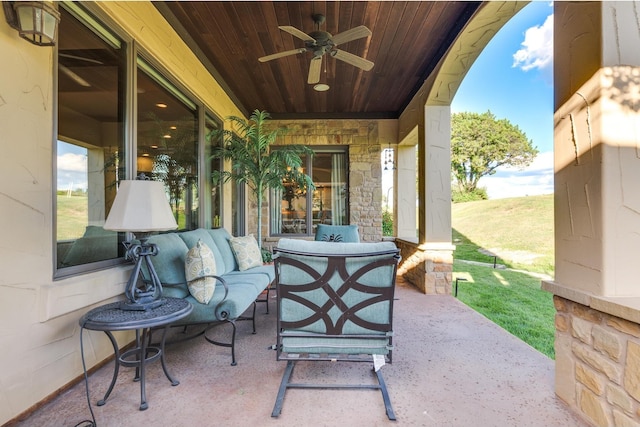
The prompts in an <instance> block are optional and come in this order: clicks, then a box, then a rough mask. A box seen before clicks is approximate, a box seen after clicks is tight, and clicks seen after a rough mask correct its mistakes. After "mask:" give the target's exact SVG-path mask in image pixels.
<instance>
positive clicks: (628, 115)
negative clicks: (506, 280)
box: [543, 2, 640, 426]
mask: <svg viewBox="0 0 640 427" xmlns="http://www.w3.org/2000/svg"><path fill="white" fill-rule="evenodd" d="M554 9H555V14H554V15H555V28H554V33H555V36H554V51H555V54H554V80H555V81H554V86H555V110H556V112H555V115H554V123H555V131H554V154H555V248H556V254H555V257H556V260H555V279H554V281H552V282H551V281H550V282H544V283H543V287H544V288H545V289H546V290H549V291H551V292H553V293H554V294H555V295H556V296H555V298H554V301H555V305H556V309H557V312H558V313H557V315H556V330H557V334H556V344H555V348H556V393H557V394H558V396H560V397H561V398H562V399H563V400H565V401H566V402H567V403H568V404H569V405H570V406H572V407H573V408H574V409H575V410H576V411H578V412H579V413H581V414H582V415H584V416H585V417H587V418H588V419H589V420H591V421H592V422H593V423H594V424H595V425H605V426H606V425H610V426H613V425H640V424H639V423H640V393H639V392H638V390H639V389H640V388H639V386H640V351H639V349H640V332H639V331H640V328H639V327H638V322H640V287H638V279H637V277H638V273H637V258H638V254H640V233H639V232H638V230H640V67H639V65H640V48H639V46H640V24H639V23H640V5H639V4H638V2H556V3H555V6H554Z"/></svg>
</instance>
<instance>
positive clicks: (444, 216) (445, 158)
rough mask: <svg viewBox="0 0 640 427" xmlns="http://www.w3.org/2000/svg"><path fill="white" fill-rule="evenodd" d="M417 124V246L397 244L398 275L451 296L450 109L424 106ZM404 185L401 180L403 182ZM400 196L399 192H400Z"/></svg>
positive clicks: (438, 292) (421, 288)
mask: <svg viewBox="0 0 640 427" xmlns="http://www.w3.org/2000/svg"><path fill="white" fill-rule="evenodd" d="M423 117H424V122H423V123H419V124H418V127H417V129H418V132H417V134H418V144H419V149H418V165H417V172H418V173H419V174H420V175H421V176H423V177H424V179H420V180H419V183H418V194H419V195H420V197H419V199H418V202H419V204H418V245H415V244H413V243H412V241H411V240H407V241H402V240H400V241H398V242H397V245H398V247H399V248H400V250H401V252H402V258H403V260H402V263H401V264H400V268H399V272H400V274H402V276H403V277H404V278H405V279H407V280H408V281H409V282H410V283H412V284H414V285H415V286H416V287H418V289H420V290H421V291H423V292H424V293H427V294H450V293H451V280H452V272H453V250H454V247H453V245H452V244H451V172H450V171H451V109H450V107H449V106H448V105H447V106H426V107H424V116H423ZM400 182H401V181H400ZM399 194H400V193H399Z"/></svg>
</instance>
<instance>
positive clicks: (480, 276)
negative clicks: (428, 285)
mask: <svg viewBox="0 0 640 427" xmlns="http://www.w3.org/2000/svg"><path fill="white" fill-rule="evenodd" d="M453 269H454V274H453V277H454V281H455V279H456V278H464V279H466V280H467V281H466V282H464V281H459V282H458V299H459V300H460V301H462V302H463V303H465V304H466V305H468V306H469V307H471V308H473V309H474V310H475V311H477V312H478V313H480V314H482V315H483V316H485V317H486V318H488V319H489V320H491V321H492V322H494V323H496V324H498V325H500V326H501V327H502V328H503V329H505V330H507V331H508V332H510V333H511V334H513V335H515V336H516V337H518V338H520V339H521V340H522V341H524V342H526V343H527V344H529V345H530V346H532V347H533V348H535V349H536V350H538V351H540V352H541V353H543V354H546V355H547V356H548V357H550V358H552V359H553V358H555V351H554V348H553V341H554V335H555V326H554V317H555V309H554V307H553V295H551V294H550V293H548V292H545V291H543V290H541V289H540V279H537V278H534V277H532V276H530V275H528V274H526V273H522V272H516V271H509V270H499V269H494V268H491V267H485V266H478V265H471V264H466V263H463V262H460V261H454V263H453Z"/></svg>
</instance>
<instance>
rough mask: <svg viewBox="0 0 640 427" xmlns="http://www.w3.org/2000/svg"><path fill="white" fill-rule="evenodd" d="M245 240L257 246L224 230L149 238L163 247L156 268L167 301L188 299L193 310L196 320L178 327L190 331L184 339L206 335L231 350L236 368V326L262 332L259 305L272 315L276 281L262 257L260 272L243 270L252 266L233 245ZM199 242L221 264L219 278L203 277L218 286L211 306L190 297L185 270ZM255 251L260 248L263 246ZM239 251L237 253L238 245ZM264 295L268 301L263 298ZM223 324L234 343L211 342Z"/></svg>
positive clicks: (186, 320)
mask: <svg viewBox="0 0 640 427" xmlns="http://www.w3.org/2000/svg"><path fill="white" fill-rule="evenodd" d="M239 239H242V241H243V242H244V243H246V242H251V240H253V242H254V243H255V238H253V236H244V237H241V238H234V237H232V236H231V235H230V234H229V233H228V232H227V231H226V230H225V229H223V228H218V229H204V228H200V229H196V230H191V231H182V232H174V233H165V234H157V235H154V236H151V237H150V238H149V243H154V244H156V245H157V247H158V253H157V255H156V256H154V257H153V259H152V262H153V265H154V268H155V270H156V273H157V274H158V278H159V279H160V282H161V283H162V287H163V295H164V296H165V297H174V298H184V299H186V300H187V301H189V302H190V303H191V304H192V305H193V311H192V312H191V314H190V315H189V316H187V317H185V318H183V319H181V320H179V321H177V322H176V323H173V324H172V327H175V326H181V327H184V333H185V337H184V339H188V338H193V337H195V336H199V335H204V336H205V339H206V340H207V341H209V342H211V343H212V344H216V345H220V346H224V347H230V348H231V365H236V356H235V337H236V321H237V320H250V321H252V323H253V333H255V332H256V326H255V314H256V302H264V303H265V304H266V305H267V312H268V300H269V289H270V285H271V283H272V282H273V280H274V279H275V270H274V266H273V265H263V264H262V259H261V257H260V259H259V261H257V260H254V261H255V262H254V261H252V263H253V264H254V265H255V266H253V267H250V268H246V269H244V268H241V267H243V264H246V262H245V261H246V260H243V259H242V258H240V264H239V263H238V255H237V253H235V252H234V250H233V249H232V243H234V242H235V243H237V241H238V240H239ZM199 242H200V244H205V245H206V247H207V248H209V249H210V250H211V252H212V255H213V258H214V259H215V267H214V268H213V269H214V270H215V272H213V274H211V273H212V272H211V271H205V274H203V275H201V276H200V277H199V278H200V279H210V280H212V281H214V282H215V289H214V291H213V296H212V297H211V300H210V301H209V302H208V303H206V304H205V303H202V302H199V301H198V300H197V299H196V298H195V297H194V295H192V293H191V292H190V290H189V287H188V280H187V272H186V270H185V261H186V259H187V254H188V253H189V252H190V250H191V251H193V249H194V248H196V246H197V245H198V243H199ZM255 245H256V246H257V243H255ZM235 247H236V248H237V245H236V246H235ZM253 249H255V248H253ZM258 253H259V249H258ZM200 270H201V269H200ZM263 293H265V294H266V296H265V297H264V298H261V297H260V296H261V295H262V294H263ZM259 298H260V299H259ZM245 312H247V314H245ZM243 314H244V315H243ZM219 324H228V325H230V326H231V337H230V339H229V340H227V341H224V342H222V341H218V340H214V339H212V338H210V337H208V336H207V333H208V331H209V330H210V329H211V327H213V326H216V325H219ZM194 327H195V328H194ZM193 329H195V330H196V332H195V333H194V332H191V330H193Z"/></svg>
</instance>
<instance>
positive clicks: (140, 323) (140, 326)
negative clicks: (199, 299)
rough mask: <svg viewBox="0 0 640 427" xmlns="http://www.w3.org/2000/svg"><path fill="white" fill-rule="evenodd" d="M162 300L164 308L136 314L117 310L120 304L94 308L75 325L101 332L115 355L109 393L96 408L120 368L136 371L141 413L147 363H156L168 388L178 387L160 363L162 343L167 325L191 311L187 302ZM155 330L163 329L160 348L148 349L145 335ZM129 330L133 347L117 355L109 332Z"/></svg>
mask: <svg viewBox="0 0 640 427" xmlns="http://www.w3.org/2000/svg"><path fill="white" fill-rule="evenodd" d="M164 300H165V302H164V304H162V305H160V306H159V307H156V308H152V309H149V310H140V311H137V310H123V309H122V308H121V306H122V303H121V302H114V303H110V304H106V305H103V306H100V307H96V308H94V309H92V310H90V311H89V312H87V313H86V314H85V315H84V316H82V318H81V319H80V321H79V323H80V327H81V328H83V329H89V330H92V331H103V332H104V333H105V334H107V336H108V337H109V340H110V341H111V345H113V352H114V355H115V368H114V370H113V378H112V379H111V385H109V389H108V390H107V393H106V394H105V395H104V398H103V399H102V400H99V401H98V406H102V405H104V404H105V403H106V401H107V398H108V397H109V395H110V394H111V391H113V387H114V386H115V384H116V379H117V378H118V372H119V370H120V366H126V367H135V368H136V376H135V378H134V381H140V410H141V411H144V410H145V409H147V408H148V407H149V405H148V404H147V396H146V391H145V371H146V365H147V363H149V362H153V361H155V360H157V359H160V361H161V363H162V370H163V371H164V374H165V375H166V377H167V378H168V379H169V381H170V382H171V385H173V386H176V385H178V384H180V382H179V381H176V380H175V379H173V378H172V377H171V375H170V374H169V371H168V370H167V365H166V363H165V359H164V342H165V338H166V335H167V330H168V329H169V325H170V324H171V323H173V322H175V321H176V320H179V319H182V318H183V317H186V316H188V315H189V313H191V311H192V310H193V307H192V306H191V304H190V303H189V302H188V301H186V300H183V299H181V298H165V299H164ZM158 327H163V328H162V339H161V341H160V344H159V346H153V345H150V343H148V342H147V341H148V338H149V336H150V335H149V331H150V330H151V329H152V328H158ZM129 330H135V331H136V342H135V347H134V348H132V349H130V350H127V351H125V352H124V353H122V354H121V353H120V349H119V348H118V343H117V342H116V340H115V338H114V337H113V334H112V333H111V332H112V331H129ZM81 333H82V332H81ZM81 351H82V352H84V349H81ZM85 374H86V372H85Z"/></svg>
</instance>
